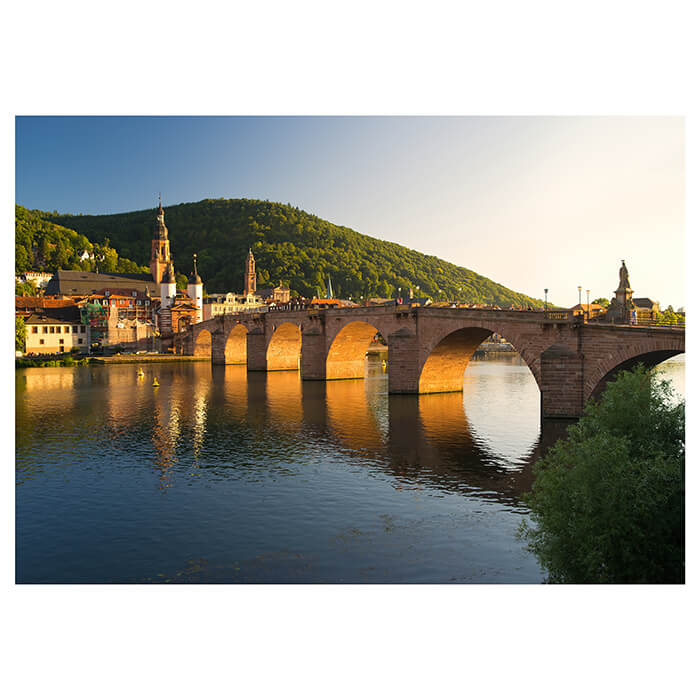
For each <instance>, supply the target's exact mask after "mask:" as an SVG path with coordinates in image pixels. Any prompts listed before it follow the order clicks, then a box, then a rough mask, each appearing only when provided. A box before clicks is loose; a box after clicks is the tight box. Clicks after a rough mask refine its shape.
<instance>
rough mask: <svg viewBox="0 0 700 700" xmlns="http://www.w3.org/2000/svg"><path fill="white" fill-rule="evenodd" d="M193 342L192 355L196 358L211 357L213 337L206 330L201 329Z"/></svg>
mask: <svg viewBox="0 0 700 700" xmlns="http://www.w3.org/2000/svg"><path fill="white" fill-rule="evenodd" d="M192 341H193V343H192V346H193V351H192V354H193V355H194V356H195V357H211V351H212V336H211V333H210V332H209V331H208V330H207V329H206V328H201V329H199V330H198V332H197V334H196V335H195V336H194V337H193V339H192Z"/></svg>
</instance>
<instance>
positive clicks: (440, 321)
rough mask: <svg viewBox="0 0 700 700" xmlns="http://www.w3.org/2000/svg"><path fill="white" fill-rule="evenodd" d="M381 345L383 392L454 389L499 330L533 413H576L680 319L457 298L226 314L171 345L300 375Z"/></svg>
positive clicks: (676, 336)
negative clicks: (455, 302) (638, 319)
mask: <svg viewBox="0 0 700 700" xmlns="http://www.w3.org/2000/svg"><path fill="white" fill-rule="evenodd" d="M376 333H381V334H382V336H383V337H384V338H385V339H386V341H387V343H388V346H389V361H388V364H389V392H390V393H392V394H430V393H437V392H447V391H461V390H462V385H463V377H464V371H465V369H466V367H467V364H468V363H469V360H470V359H471V357H472V355H473V353H474V351H475V350H476V348H477V347H478V346H479V345H480V344H481V342H482V341H483V340H485V339H486V338H487V337H488V336H489V335H491V334H492V333H498V334H499V335H501V336H503V337H505V338H507V339H508V340H509V341H510V342H511V343H512V345H513V346H514V347H515V349H516V350H517V351H518V352H519V353H520V355H521V357H522V358H523V360H524V361H525V362H526V363H527V365H528V367H529V368H530V370H531V372H532V374H533V375H534V377H535V380H536V381H537V384H538V386H539V388H540V392H541V409H542V416H543V417H551V418H557V417H559V418H564V417H577V416H580V415H581V413H582V411H583V406H584V404H585V402H586V400H587V399H588V398H590V397H591V396H594V395H596V394H597V393H598V392H600V390H601V389H602V387H603V386H604V385H605V383H606V382H607V381H608V380H609V379H610V378H611V377H612V376H614V374H615V373H616V372H618V371H619V370H620V369H626V368H629V367H632V366H633V365H634V364H636V363H637V362H641V363H643V364H645V365H646V366H650V367H651V366H654V365H656V364H658V363H659V362H662V361H663V360H666V359H668V358H669V357H672V356H674V355H677V354H679V353H683V352H685V329H679V328H664V327H641V326H620V325H614V326H613V325H606V324H588V323H584V322H582V320H580V317H579V318H576V317H574V316H572V315H571V314H569V313H556V314H555V313H551V312H550V313H544V312H529V311H493V310H487V309H463V308H455V309H451V308H444V307H442V308H441V307H437V308H430V307H420V308H416V307H414V308H410V307H408V306H396V307H358V308H351V309H338V310H334V309H324V310H306V311H277V312H269V313H262V314H250V313H241V314H232V315H226V316H218V317H216V318H213V319H210V320H208V321H204V322H203V323H198V324H196V325H194V326H192V327H190V328H189V329H188V330H187V331H185V332H184V333H181V334H179V335H177V336H176V337H175V339H174V343H175V348H176V351H177V352H180V353H183V354H186V355H200V356H201V355H211V359H212V362H213V363H214V364H244V363H245V364H247V366H248V369H249V370H263V371H272V370H283V369H297V368H301V378H302V379H320V380H327V379H349V378H356V377H362V376H364V359H365V354H366V352H367V349H368V346H369V343H370V342H371V340H372V338H373V337H374V336H375V334H376Z"/></svg>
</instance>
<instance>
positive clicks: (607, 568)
mask: <svg viewBox="0 0 700 700" xmlns="http://www.w3.org/2000/svg"><path fill="white" fill-rule="evenodd" d="M684 429H685V404H684V402H678V401H674V396H673V392H672V390H671V388H670V385H669V383H668V382H667V381H665V380H662V379H659V378H658V376H655V375H654V374H653V373H651V372H649V371H648V370H645V369H644V368H643V367H641V366H639V367H638V368H637V369H635V370H634V371H632V372H623V373H622V374H621V376H620V377H619V378H618V379H617V380H616V381H615V382H613V383H611V384H610V385H609V386H608V388H607V389H606V391H605V393H604V394H603V396H602V397H601V400H600V402H599V403H589V404H588V405H587V406H586V410H585V414H584V417H583V418H581V420H580V421H579V422H578V423H577V424H576V425H574V426H572V427H571V428H569V432H568V439H567V440H564V441H560V442H558V443H557V444H556V445H555V446H554V447H553V448H552V449H551V450H550V451H549V452H548V453H547V455H546V456H545V457H544V459H542V460H540V461H539V462H538V464H537V465H535V473H536V479H535V483H534V485H533V489H532V491H531V492H530V493H529V494H526V495H525V497H524V498H525V502H526V503H527V504H528V505H529V506H530V508H531V510H532V521H533V525H528V524H527V523H525V522H523V524H522V526H521V530H520V534H521V537H523V538H524V539H525V540H526V541H527V542H528V545H527V546H528V549H529V550H530V551H531V552H533V553H534V554H535V556H536V557H537V558H538V560H539V561H540V564H541V565H542V566H543V567H545V568H546V569H547V570H548V572H549V581H550V582H552V583H682V582H683V581H684V580H685V536H684V529H685V503H684V500H685V493H684V474H685V434H684Z"/></svg>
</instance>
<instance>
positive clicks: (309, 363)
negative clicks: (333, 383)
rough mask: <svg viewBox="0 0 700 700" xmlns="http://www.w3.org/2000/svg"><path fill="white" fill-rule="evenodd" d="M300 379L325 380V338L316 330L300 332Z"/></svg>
mask: <svg viewBox="0 0 700 700" xmlns="http://www.w3.org/2000/svg"><path fill="white" fill-rule="evenodd" d="M301 378H302V379H317V380H325V378H326V336H325V334H324V333H322V332H321V330H320V329H318V328H310V329H309V330H302V332H301Z"/></svg>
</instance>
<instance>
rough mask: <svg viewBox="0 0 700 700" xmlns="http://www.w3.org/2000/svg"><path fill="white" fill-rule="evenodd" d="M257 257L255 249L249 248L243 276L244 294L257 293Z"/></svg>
mask: <svg viewBox="0 0 700 700" xmlns="http://www.w3.org/2000/svg"><path fill="white" fill-rule="evenodd" d="M256 289H257V286H256V284H255V258H254V257H253V251H252V250H251V249H250V248H249V249H248V257H247V258H246V259H245V275H244V276H243V294H245V295H246V296H247V295H248V294H255V290H256Z"/></svg>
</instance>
